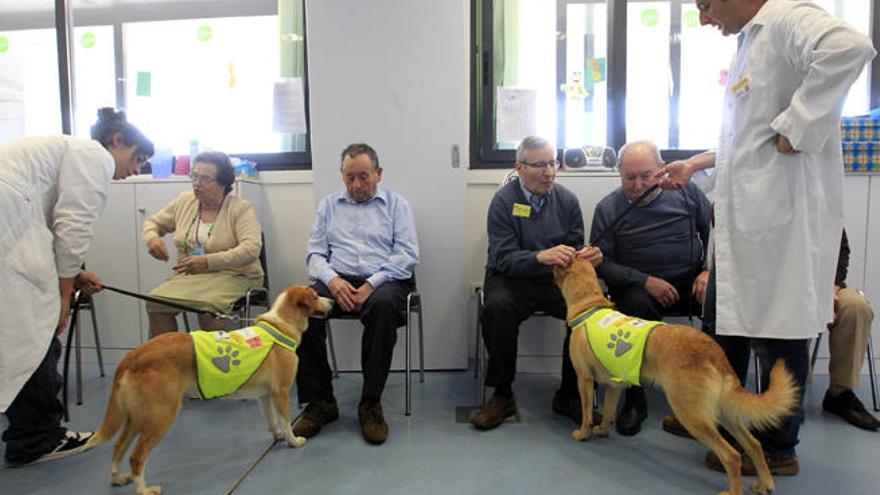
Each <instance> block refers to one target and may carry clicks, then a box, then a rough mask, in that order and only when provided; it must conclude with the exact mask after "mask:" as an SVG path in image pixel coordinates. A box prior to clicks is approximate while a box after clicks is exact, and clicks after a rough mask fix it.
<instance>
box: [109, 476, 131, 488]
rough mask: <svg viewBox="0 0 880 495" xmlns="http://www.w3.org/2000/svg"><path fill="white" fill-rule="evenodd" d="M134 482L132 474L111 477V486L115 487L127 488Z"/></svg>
mask: <svg viewBox="0 0 880 495" xmlns="http://www.w3.org/2000/svg"><path fill="white" fill-rule="evenodd" d="M132 480H134V477H132V475H131V473H125V474H119V473H116V474H111V475H110V484H111V485H113V486H125V485H127V484H129V483H131V482H132Z"/></svg>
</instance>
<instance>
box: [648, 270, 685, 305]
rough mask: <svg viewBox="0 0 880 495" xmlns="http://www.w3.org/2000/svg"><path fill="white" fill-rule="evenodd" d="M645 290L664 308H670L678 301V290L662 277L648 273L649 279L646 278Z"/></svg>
mask: <svg viewBox="0 0 880 495" xmlns="http://www.w3.org/2000/svg"><path fill="white" fill-rule="evenodd" d="M645 290H646V291H648V294H651V297H653V298H654V299H656V300H657V302H659V303H660V305H661V306H663V307H664V308H668V307H669V306H672V305H673V304H675V303H676V301H678V291H677V290H675V287H673V286H672V284H670V283H669V282H667V281H665V280H663V279H662V278H657V277H653V276H651V275H648V280H645Z"/></svg>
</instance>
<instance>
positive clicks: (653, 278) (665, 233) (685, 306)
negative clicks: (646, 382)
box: [590, 141, 710, 435]
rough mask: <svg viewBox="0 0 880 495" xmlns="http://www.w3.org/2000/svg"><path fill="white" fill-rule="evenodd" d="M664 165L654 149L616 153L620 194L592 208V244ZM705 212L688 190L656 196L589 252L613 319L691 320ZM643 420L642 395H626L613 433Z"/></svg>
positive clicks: (700, 281)
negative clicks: (594, 254) (594, 253)
mask: <svg viewBox="0 0 880 495" xmlns="http://www.w3.org/2000/svg"><path fill="white" fill-rule="evenodd" d="M663 165H664V163H663V161H662V160H661V158H660V152H659V151H658V150H657V146H656V145H654V144H653V143H651V142H649V141H636V142H633V143H629V144H627V145H625V146H624V147H623V148H621V150H620V154H619V155H618V170H619V172H620V183H621V187H619V188H617V189H615V190H614V191H613V192H611V193H610V194H608V195H607V196H605V198H603V199H602V201H600V202H599V204H598V205H596V210H595V211H594V213H593V226H592V229H591V231H590V239H591V241H592V240H593V239H595V238H596V237H598V236H599V234H601V233H602V232H605V231H606V230H607V229H608V227H609V225H610V224H611V223H612V222H613V221H614V219H616V218H618V217H619V216H620V214H621V213H622V212H623V211H624V210H626V208H627V207H628V206H629V205H630V203H632V202H633V201H635V200H636V199H638V198H639V196H641V195H642V193H643V192H644V191H645V190H647V189H648V188H649V187H651V186H652V185H654V184H655V183H656V182H657V180H658V179H656V178H655V177H654V175H655V174H656V172H657V171H658V170H659V169H660V167H662V166H663ZM709 209H710V205H709V200H708V199H707V198H706V195H705V194H703V192H702V191H701V190H700V188H699V187H697V186H696V185H695V184H694V183H693V182H691V183H688V185H687V186H685V187H684V188H682V189H681V190H680V191H662V190H660V189H657V191H656V192H655V193H654V194H652V195H650V196H648V197H647V198H645V199H644V200H642V202H641V203H640V204H637V205H635V207H633V209H632V210H631V211H630V212H629V213H628V214H627V215H626V216H625V217H623V218H622V219H621V221H620V223H619V224H617V226H616V227H615V229H614V232H612V233H610V234H609V235H606V236H605V237H603V238H602V239H601V240H600V241H599V242H598V243H597V244H596V246H597V247H599V248H600V249H601V250H602V252H603V253H604V254H605V260H604V261H603V263H602V264H601V265H599V266H598V267H597V269H596V271H597V273H598V274H599V276H600V277H601V278H602V280H604V281H605V284H606V285H607V286H608V290H609V292H610V295H611V299H612V300H613V301H614V303H615V305H616V306H617V309H618V310H619V311H621V312H623V313H626V314H628V315H631V316H637V317H639V318H644V319H646V320H654V321H658V320H662V319H663V317H664V316H669V315H690V314H692V311H693V308H694V306H695V305H698V304H699V303H700V302H702V299H703V292H704V290H705V286H706V281H707V280H708V275H709V272H708V271H707V270H706V269H705V266H704V258H705V256H704V253H705V250H706V247H707V242H708V238H709ZM696 312H697V313H699V310H697V311H696ZM647 415H648V411H647V405H646V403H645V392H644V390H642V388H641V387H630V388H629V389H627V391H626V400H625V401H624V406H623V409H622V410H621V413H620V414H619V415H618V417H617V421H616V422H615V423H616V427H617V431H618V433H620V434H621V435H635V434H636V433H638V432H639V430H640V429H641V425H642V421H644V419H645V418H646V417H647Z"/></svg>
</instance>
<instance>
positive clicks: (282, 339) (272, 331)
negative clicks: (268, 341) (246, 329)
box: [256, 321, 299, 351]
mask: <svg viewBox="0 0 880 495" xmlns="http://www.w3.org/2000/svg"><path fill="white" fill-rule="evenodd" d="M256 326H258V327H260V328H262V329H263V330H265V331H266V332H268V333H269V335H271V336H272V338H273V339H275V340H276V341H277V342H278V343H279V344H281V345H282V346H284V347H287V348H288V349H292V350H294V351H296V348H297V347H298V346H299V342H297V341H295V340H293V339H291V338H290V337H288V336H286V335H284V334H283V333H281V332H279V331H278V329H277V328H275V327H274V326H272V325H271V324H269V323H266V322H265V321H260V322H257V325H256Z"/></svg>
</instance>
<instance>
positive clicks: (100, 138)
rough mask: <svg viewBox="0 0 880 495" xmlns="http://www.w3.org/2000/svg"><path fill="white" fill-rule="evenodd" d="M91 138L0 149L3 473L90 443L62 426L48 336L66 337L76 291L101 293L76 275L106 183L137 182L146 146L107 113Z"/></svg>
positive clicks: (54, 353) (52, 342) (148, 151)
mask: <svg viewBox="0 0 880 495" xmlns="http://www.w3.org/2000/svg"><path fill="white" fill-rule="evenodd" d="M91 135H92V140H84V139H74V138H72V137H70V136H50V137H37V138H26V139H21V140H17V141H11V142H9V143H6V144H4V145H2V146H0V280H2V281H3V283H2V284H0V343H2V345H0V412H4V413H6V419H7V420H8V421H9V427H8V428H7V429H6V431H5V432H4V433H3V441H4V442H6V453H5V461H6V464H8V465H14V466H18V465H24V464H30V463H34V462H43V461H48V460H52V459H59V458H62V457H66V456H69V455H73V454H76V453H78V452H81V451H82V447H83V445H85V442H86V440H87V439H88V438H89V436H91V433H90V432H74V431H70V430H68V429H66V428H64V427H63V426H61V418H62V417H63V416H64V406H63V405H62V404H61V401H59V400H58V391H59V390H61V382H62V380H61V375H59V374H58V358H59V357H60V356H61V342H60V341H59V340H58V338H57V336H58V335H59V334H61V332H63V331H64V330H65V329H66V328H67V319H68V317H69V316H68V314H69V312H70V300H71V297H72V295H73V293H74V291H75V286H76V285H79V286H80V288H83V289H84V290H87V291H90V292H91V291H94V290H98V289H99V288H100V285H101V284H100V281H99V280H98V279H97V278H96V277H94V275H93V274H89V273H87V272H83V271H81V270H80V267H81V266H82V263H83V260H84V259H85V257H86V254H87V253H88V251H89V244H90V243H91V239H92V231H93V228H94V223H95V220H97V218H98V216H99V215H100V214H101V211H102V210H103V209H104V204H105V202H106V200H107V190H108V188H109V187H110V180H111V179H124V178H126V177H128V176H130V175H133V174H137V171H138V169H139V168H140V166H141V165H143V163H144V161H146V160H147V159H148V158H149V157H150V156H151V155H152V154H153V143H152V142H150V140H149V139H147V138H146V137H144V135H143V134H142V133H141V132H140V131H139V130H138V129H137V128H136V127H134V126H133V125H131V124H130V123H128V121H127V119H126V117H125V113H123V112H117V111H115V110H114V109H112V108H102V109H101V110H99V111H98V122H97V123H96V124H95V125H94V126H92V129H91ZM91 282H94V285H92V287H91V288H90V287H89V285H90V284H91Z"/></svg>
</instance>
